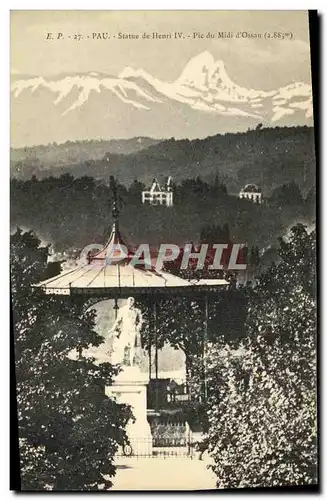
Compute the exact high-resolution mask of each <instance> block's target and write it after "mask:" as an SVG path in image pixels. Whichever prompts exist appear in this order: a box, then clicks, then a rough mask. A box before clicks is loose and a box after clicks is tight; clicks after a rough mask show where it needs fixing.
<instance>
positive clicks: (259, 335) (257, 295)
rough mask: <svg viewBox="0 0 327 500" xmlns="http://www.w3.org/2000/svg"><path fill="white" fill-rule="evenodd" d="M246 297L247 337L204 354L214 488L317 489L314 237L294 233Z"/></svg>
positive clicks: (299, 227) (303, 232) (299, 228)
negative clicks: (278, 258)
mask: <svg viewBox="0 0 327 500" xmlns="http://www.w3.org/2000/svg"><path fill="white" fill-rule="evenodd" d="M279 252H280V258H281V260H280V262H279V263H278V264H277V265H272V266H271V267H270V269H269V270H268V271H267V272H266V273H265V274H264V275H262V276H261V277H260V278H259V279H258V283H257V286H256V288H254V289H253V290H251V293H250V297H249V305H248V315H247V320H246V328H247V338H246V339H244V338H243V339H242V340H241V341H240V342H238V343H234V344H232V345H231V344H228V343H227V344H226V343H224V342H221V343H220V345H219V344H216V345H211V346H210V347H209V349H208V353H209V354H208V359H207V365H208V393H209V398H208V404H207V406H208V412H207V413H208V424H209V430H208V433H207V436H206V439H205V443H206V445H207V448H208V450H209V453H210V454H211V455H212V458H213V460H214V464H213V466H212V468H213V470H214V472H215V473H216V475H217V487H218V488H227V487H228V488H242V487H256V486H261V487H270V486H287V485H288V486H291V485H308V484H316V482H317V429H316V412H317V408H316V390H317V388H316V304H315V233H314V232H312V233H308V231H307V230H306V228H305V227H304V226H302V225H297V226H295V227H294V228H293V229H292V230H291V232H290V235H289V236H288V238H287V239H285V238H284V239H282V240H281V241H280V251H279Z"/></svg>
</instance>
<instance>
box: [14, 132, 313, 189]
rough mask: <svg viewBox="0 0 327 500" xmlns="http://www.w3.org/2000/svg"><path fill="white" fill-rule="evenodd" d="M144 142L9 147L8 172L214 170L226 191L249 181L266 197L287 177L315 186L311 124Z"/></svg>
mask: <svg viewBox="0 0 327 500" xmlns="http://www.w3.org/2000/svg"><path fill="white" fill-rule="evenodd" d="M143 140H144V141H145V142H144V143H143V144H141V143H139V144H138V143H137V141H136V142H135V140H134V142H133V143H130V144H129V146H128V147H129V148H130V149H129V150H128V148H127V146H126V144H125V146H124V147H125V150H124V152H126V151H127V152H129V154H118V153H119V152H120V151H119V150H118V149H117V147H113V146H112V144H111V146H110V147H109V144H108V148H107V151H105V150H104V144H105V143H101V144H100V146H99V145H98V146H97V143H96V142H93V141H90V142H89V143H88V142H86V143H82V144H83V147H82V148H81V149H79V148H78V147H77V146H76V143H70V144H69V145H68V146H69V147H68V146H66V147H65V145H59V146H55V145H51V146H43V147H38V148H28V149H27V150H26V152H25V153H24V150H19V152H18V150H13V151H12V156H11V173H12V176H13V177H15V178H18V179H24V180H27V179H29V178H31V177H32V175H35V176H36V177H37V178H38V179H42V178H45V177H49V176H50V175H52V176H56V177H57V176H60V175H62V174H64V173H69V174H71V175H73V176H74V177H82V176H85V175H87V176H92V177H94V178H95V179H99V180H104V181H108V179H109V176H110V175H114V176H115V177H116V178H117V179H118V181H119V182H120V183H122V184H124V185H125V186H129V185H130V184H131V183H132V182H133V181H134V180H135V179H138V180H139V181H141V182H144V183H145V184H149V183H150V182H151V181H152V179H153V177H158V178H159V180H162V179H163V177H164V176H168V175H171V176H172V177H173V179H174V181H175V182H180V181H182V180H183V179H187V178H192V177H196V176H198V175H201V177H202V178H203V179H204V180H206V181H208V182H212V181H213V178H214V176H215V175H216V173H217V171H219V174H220V176H221V178H222V179H223V180H224V183H225V184H226V187H227V189H228V191H229V192H230V193H237V192H238V191H239V189H240V188H241V187H242V186H243V185H244V184H246V183H249V182H251V183H256V184H259V185H260V186H261V187H262V189H263V191H264V192H265V194H266V195H269V194H270V193H271V191H272V190H273V189H274V188H276V187H278V186H281V185H283V184H287V183H289V182H292V181H295V182H296V183H297V184H298V186H299V187H300V190H301V191H302V192H303V193H306V192H307V191H308V190H309V189H310V188H311V187H312V186H313V185H314V179H315V157H314V136H313V129H312V128H311V127H283V128H280V127H276V128H260V127H259V128H258V127H257V129H256V130H248V131H247V132H244V133H238V134H225V135H215V136H212V137H207V138H206V139H202V140H200V139H196V140H191V141H190V140H188V139H184V140H175V139H169V140H165V141H161V142H155V141H154V142H155V143H151V139H143ZM118 142H119V141H118ZM137 145H138V146H137ZM144 146H145V147H144ZM146 146H148V147H146ZM121 147H122V146H121ZM135 147H138V150H135ZM42 148H43V149H42ZM99 148H100V149H99ZM133 148H134V150H133ZM50 150H51V154H50ZM72 151H73V152H72ZM76 151H79V152H78V154H77V153H76ZM81 152H82V153H81Z"/></svg>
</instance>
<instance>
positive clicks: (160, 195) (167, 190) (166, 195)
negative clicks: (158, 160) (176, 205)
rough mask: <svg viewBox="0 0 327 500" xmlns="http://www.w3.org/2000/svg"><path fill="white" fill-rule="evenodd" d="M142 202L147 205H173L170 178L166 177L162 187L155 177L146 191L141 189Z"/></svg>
mask: <svg viewBox="0 0 327 500" xmlns="http://www.w3.org/2000/svg"><path fill="white" fill-rule="evenodd" d="M142 203H144V204H148V205H166V207H172V206H173V185H172V178H171V177H168V179H167V182H166V183H165V186H164V187H161V186H160V184H159V182H158V181H157V179H153V182H152V186H151V187H150V189H148V190H147V191H142Z"/></svg>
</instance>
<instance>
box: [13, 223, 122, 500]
mask: <svg viewBox="0 0 327 500" xmlns="http://www.w3.org/2000/svg"><path fill="white" fill-rule="evenodd" d="M46 272H47V248H44V247H41V246H40V241H39V240H38V239H37V238H36V237H35V236H34V235H33V234H32V233H31V232H25V233H22V232H21V231H20V230H18V231H17V232H16V233H15V234H14V235H13V236H12V237H11V283H12V301H13V334H14V341H15V368H16V381H17V387H16V393H17V406H18V424H19V446H20V462H21V482H22V489H23V490H47V489H50V490H70V491H72V490H76V491H78V490H98V489H107V488H109V487H110V486H111V485H112V482H111V480H110V477H112V476H113V475H114V474H115V466H114V464H113V457H114V455H115V453H116V451H117V448H118V445H122V444H123V443H124V440H125V439H126V434H125V430H124V428H125V426H126V423H127V421H128V419H129V418H130V417H131V413H130V410H129V408H127V407H126V406H123V405H118V404H117V403H116V402H114V401H112V400H110V399H109V398H108V397H107V396H106V395H105V392H104V387H105V385H110V384H111V383H112V380H113V377H114V376H115V375H116V373H117V371H118V370H117V369H116V368H114V367H113V366H112V365H111V364H110V363H102V364H101V365H99V366H97V365H96V364H95V363H94V359H88V358H86V357H85V356H83V349H84V348H86V347H88V346H89V345H95V346H96V345H100V344H101V342H102V341H103V339H102V337H100V336H99V335H98V334H97V333H96V332H95V331H94V324H95V323H94V319H95V312H94V311H87V312H86V313H84V312H83V311H84V304H83V301H82V300H81V301H74V302H73V301H70V300H66V301H65V300H63V299H64V298H63V297H60V298H59V297H51V296H44V295H43V293H42V292H41V291H38V290H32V289H31V284H33V283H36V282H38V281H40V280H41V279H44V278H45V277H46V274H47V273H46ZM74 349H76V350H77V351H78V352H79V353H80V356H79V359H75V360H74V359H70V357H69V353H70V352H71V351H72V350H74Z"/></svg>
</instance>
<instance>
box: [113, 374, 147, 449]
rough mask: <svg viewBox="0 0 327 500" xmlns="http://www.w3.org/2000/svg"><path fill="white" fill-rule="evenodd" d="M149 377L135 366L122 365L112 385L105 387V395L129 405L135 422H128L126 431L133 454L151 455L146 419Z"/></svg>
mask: <svg viewBox="0 0 327 500" xmlns="http://www.w3.org/2000/svg"><path fill="white" fill-rule="evenodd" d="M148 383H149V378H148V376H147V374H146V373H142V372H141V371H140V369H139V368H138V367H137V366H124V367H123V370H122V371H121V372H120V373H119V374H118V375H117V377H116V378H115V380H114V383H113V385H111V386H108V387H106V389H105V393H106V395H107V396H109V397H111V398H113V399H115V400H116V401H117V403H125V404H128V405H130V406H131V410H132V413H133V415H134V417H135V422H134V423H133V422H129V423H128V424H127V427H126V432H127V435H128V438H129V441H130V445H131V448H132V450H131V454H132V455H134V456H142V455H143V456H145V455H146V456H149V455H152V434H151V429H150V425H149V423H148V421H147V398H146V391H147V384H148Z"/></svg>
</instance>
